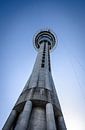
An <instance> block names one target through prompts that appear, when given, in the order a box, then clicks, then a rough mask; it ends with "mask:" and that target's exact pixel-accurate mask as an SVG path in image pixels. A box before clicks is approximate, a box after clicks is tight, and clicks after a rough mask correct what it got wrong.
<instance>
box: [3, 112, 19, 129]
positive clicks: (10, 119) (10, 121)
mask: <svg viewBox="0 0 85 130" xmlns="http://www.w3.org/2000/svg"><path fill="white" fill-rule="evenodd" d="M16 117H17V112H16V110H12V112H11V113H10V115H9V117H8V119H7V121H6V123H5V125H4V127H3V129H2V130H10V129H11V127H12V125H13V123H14V121H15V119H16Z"/></svg>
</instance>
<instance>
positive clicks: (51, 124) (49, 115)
mask: <svg viewBox="0 0 85 130" xmlns="http://www.w3.org/2000/svg"><path fill="white" fill-rule="evenodd" d="M46 120H47V130H56V124H55V118H54V111H53V106H52V104H51V103H48V104H47V105H46Z"/></svg>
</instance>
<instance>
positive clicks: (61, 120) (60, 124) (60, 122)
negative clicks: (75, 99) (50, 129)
mask: <svg viewBox="0 0 85 130" xmlns="http://www.w3.org/2000/svg"><path fill="white" fill-rule="evenodd" d="M58 128H59V130H66V125H65V122H64V118H63V116H59V117H58Z"/></svg>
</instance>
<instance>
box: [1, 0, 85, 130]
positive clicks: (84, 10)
mask: <svg viewBox="0 0 85 130" xmlns="http://www.w3.org/2000/svg"><path fill="white" fill-rule="evenodd" d="M84 27H85V2H84V0H78V1H77V0H71V1H70V0H43V1H41V0H36V1H35V0H0V65H1V66H0V79H1V80H0V85H1V88H0V90H1V91H0V97H1V98H0V99H1V101H0V102H1V104H0V127H1V128H2V126H3V124H4V123H5V121H6V119H7V117H8V115H9V113H10V112H11V109H12V108H13V106H14V105H15V103H16V100H17V99H18V97H19V95H20V93H21V91H22V89H23V87H24V85H25V83H26V81H27V79H28V78H29V76H30V74H31V72H32V68H33V65H34V62H35V59H36V55H37V52H36V51H35V49H34V48H33V36H34V34H35V33H36V31H38V30H40V29H43V28H50V29H52V30H53V31H54V32H55V33H56V35H57V37H58V45H57V47H56V49H55V50H54V51H53V52H52V53H51V62H52V63H51V66H52V75H53V79H54V82H55V86H56V90H57V93H58V97H59V101H60V104H61V108H62V111H63V115H64V118H65V122H66V126H67V129H68V130H76V129H77V130H84V129H85V78H84V77H85V28H84Z"/></svg>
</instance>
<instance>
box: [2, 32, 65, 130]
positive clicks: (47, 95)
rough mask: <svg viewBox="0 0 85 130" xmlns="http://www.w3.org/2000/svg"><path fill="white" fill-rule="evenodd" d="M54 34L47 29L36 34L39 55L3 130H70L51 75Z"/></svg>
mask: <svg viewBox="0 0 85 130" xmlns="http://www.w3.org/2000/svg"><path fill="white" fill-rule="evenodd" d="M50 35H53V34H50V32H49V31H46V32H40V33H39V34H38V35H37V36H36V39H37V40H38V41H37V43H36V46H37V48H38V54H37V58H36V61H35V64H34V67H33V71H32V74H31V76H30V78H29V80H28V81H27V83H26V85H25V87H24V89H23V91H22V93H21V95H20V97H19V98H18V100H17V102H16V104H15V106H14V108H13V110H12V112H11V114H10V116H9V118H8V119H7V121H6V123H5V125H4V127H3V130H66V126H65V123H64V118H63V115H62V111H61V107H60V104H59V100H58V97H57V93H56V90H55V86H54V82H53V79H52V74H51V65H50V50H51V49H52V46H53V43H54V42H53V41H52V39H53V37H52V36H50ZM49 37H50V38H49ZM53 40H54V39H53ZM51 41H52V43H51Z"/></svg>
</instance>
